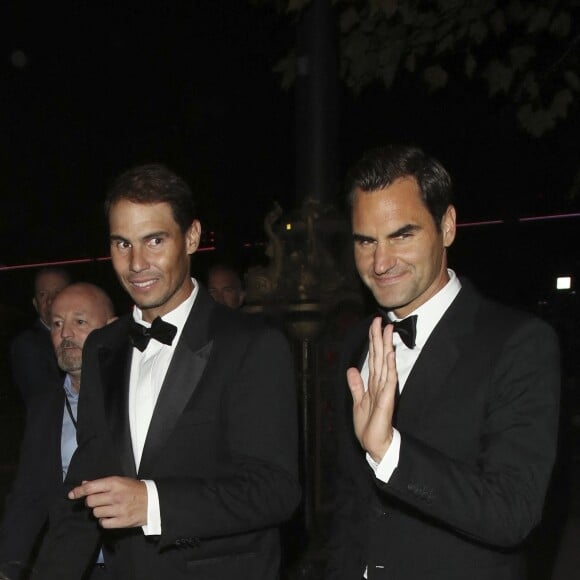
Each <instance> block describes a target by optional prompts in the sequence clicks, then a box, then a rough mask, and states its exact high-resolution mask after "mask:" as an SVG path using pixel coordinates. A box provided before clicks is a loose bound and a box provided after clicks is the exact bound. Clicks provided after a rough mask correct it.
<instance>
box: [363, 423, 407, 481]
mask: <svg viewBox="0 0 580 580" xmlns="http://www.w3.org/2000/svg"><path fill="white" fill-rule="evenodd" d="M400 452H401V434H400V433H399V432H398V431H397V430H396V429H393V440H392V441H391V445H390V446H389V448H388V449H387V452H386V453H385V455H384V457H383V458H382V459H381V461H380V463H377V462H376V461H375V460H374V459H373V458H372V457H371V456H370V455H369V454H368V453H367V462H368V464H369V465H370V466H371V468H372V470H373V471H374V472H375V477H376V478H377V479H380V480H381V481H383V482H384V483H389V479H391V475H393V472H394V471H395V469H397V466H398V465H399V454H400Z"/></svg>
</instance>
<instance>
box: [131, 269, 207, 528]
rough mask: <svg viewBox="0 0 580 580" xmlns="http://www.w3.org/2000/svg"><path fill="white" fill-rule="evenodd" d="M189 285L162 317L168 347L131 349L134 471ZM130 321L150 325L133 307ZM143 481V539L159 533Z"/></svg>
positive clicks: (154, 501) (151, 486)
mask: <svg viewBox="0 0 580 580" xmlns="http://www.w3.org/2000/svg"><path fill="white" fill-rule="evenodd" d="M192 282H193V291H192V292H191V294H190V295H189V297H188V298H187V299H186V300H184V301H183V302H182V303H181V304H180V305H179V306H178V307H177V308H175V309H174V310H172V311H171V312H169V313H167V314H165V315H164V316H162V319H163V320H164V321H165V322H169V323H170V324H173V325H174V326H175V327H176V328H177V333H176V334H175V337H174V339H173V341H172V343H171V345H167V344H162V343H160V342H158V341H157V340H155V339H152V340H150V341H149V343H148V344H147V348H146V349H145V350H144V351H143V352H141V351H140V350H139V349H138V348H135V347H133V357H132V360H131V375H130V379H129V426H130V430H131V443H132V445H133V455H134V457H135V466H136V468H137V470H139V465H140V463H141V456H142V455H143V448H144V446H145V440H146V438H147V432H148V431H149V424H150V423H151V418H152V417H153V410H154V409H155V404H156V403H157V398H158V397H159V393H160V391H161V386H162V385H163V381H164V379H165V375H166V374H167V369H168V368H169V364H170V363H171V359H172V358H173V353H174V352H175V347H176V345H177V343H178V342H179V338H180V337H181V332H182V331H183V327H184V326H185V322H186V321H187V318H188V316H189V313H190V312H191V308H192V307H193V303H194V302H195V298H196V297H197V293H198V289H199V287H198V284H197V282H196V280H195V279H193V278H192ZM133 319H134V320H135V322H137V323H139V324H142V325H143V326H146V327H150V326H151V324H150V323H148V322H145V321H144V320H143V314H142V312H141V310H140V309H139V308H138V307H137V306H135V307H134V308H133ZM143 481H144V483H145V485H146V487H147V524H146V525H144V526H143V527H142V528H143V532H144V533H145V535H147V536H148V535H159V534H161V512H160V509H159V494H158V493H157V486H156V485H155V483H154V482H153V481H151V480H143Z"/></svg>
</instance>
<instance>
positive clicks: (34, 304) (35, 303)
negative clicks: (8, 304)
mask: <svg viewBox="0 0 580 580" xmlns="http://www.w3.org/2000/svg"><path fill="white" fill-rule="evenodd" d="M32 306H34V310H36V312H38V302H37V301H36V297H34V298H33V299H32Z"/></svg>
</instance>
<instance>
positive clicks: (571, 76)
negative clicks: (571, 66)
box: [564, 70, 580, 92]
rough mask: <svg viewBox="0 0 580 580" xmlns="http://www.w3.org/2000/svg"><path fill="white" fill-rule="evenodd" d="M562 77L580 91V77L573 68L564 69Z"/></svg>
mask: <svg viewBox="0 0 580 580" xmlns="http://www.w3.org/2000/svg"><path fill="white" fill-rule="evenodd" d="M564 78H565V79H566V82H567V83H568V84H569V85H570V86H571V87H572V88H573V89H574V90H575V91H577V92H578V91H580V77H579V76H578V74H577V73H576V72H575V71H573V70H565V71H564Z"/></svg>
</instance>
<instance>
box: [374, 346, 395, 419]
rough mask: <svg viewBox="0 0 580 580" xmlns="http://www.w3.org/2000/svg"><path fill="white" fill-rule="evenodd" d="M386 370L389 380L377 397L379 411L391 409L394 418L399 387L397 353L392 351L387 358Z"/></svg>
mask: <svg viewBox="0 0 580 580" xmlns="http://www.w3.org/2000/svg"><path fill="white" fill-rule="evenodd" d="M386 368H387V369H388V371H387V379H386V381H385V385H384V387H383V388H382V389H381V391H380V393H379V396H378V397H377V407H378V408H379V409H387V408H390V409H391V410H390V414H391V417H392V413H393V409H394V407H395V393H396V390H397V389H398V388H399V387H398V377H397V363H396V359H395V352H394V351H391V352H389V353H388V354H387V357H386Z"/></svg>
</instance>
